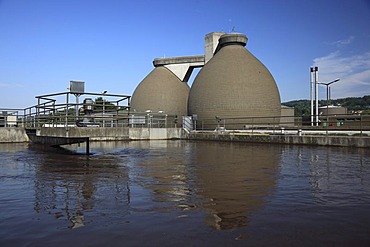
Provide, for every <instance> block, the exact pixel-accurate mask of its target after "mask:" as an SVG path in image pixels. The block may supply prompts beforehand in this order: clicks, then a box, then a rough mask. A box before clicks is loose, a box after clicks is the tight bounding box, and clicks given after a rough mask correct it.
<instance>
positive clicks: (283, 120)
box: [193, 114, 370, 135]
mask: <svg viewBox="0 0 370 247" xmlns="http://www.w3.org/2000/svg"><path fill="white" fill-rule="evenodd" d="M193 126H194V129H195V130H219V131H222V130H242V131H246V132H252V133H253V132H257V131H259V132H266V133H273V134H274V133H285V134H286V133H295V134H302V133H304V132H306V133H310V134H315V133H317V134H323V133H324V134H340V133H343V134H346V133H350V134H360V135H362V134H365V135H369V134H370V114H357V115H353V114H341V115H328V116H326V115H325V116H321V117H320V118H319V123H318V126H316V125H312V124H311V121H310V116H302V117H294V116H272V117H237V118H236V117H233V118H230V117H222V116H215V117H214V118H209V119H197V120H196V121H193ZM195 126H196V127H195Z"/></svg>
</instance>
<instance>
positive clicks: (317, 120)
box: [315, 67, 319, 126]
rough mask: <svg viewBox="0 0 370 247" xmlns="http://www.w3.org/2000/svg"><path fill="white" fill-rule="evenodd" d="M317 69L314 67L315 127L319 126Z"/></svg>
mask: <svg viewBox="0 0 370 247" xmlns="http://www.w3.org/2000/svg"><path fill="white" fill-rule="evenodd" d="M318 82H319V68H318V67H315V91H316V92H315V97H316V102H315V103H316V105H315V107H316V112H315V114H316V126H319V84H318Z"/></svg>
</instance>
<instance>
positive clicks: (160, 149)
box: [134, 142, 280, 229]
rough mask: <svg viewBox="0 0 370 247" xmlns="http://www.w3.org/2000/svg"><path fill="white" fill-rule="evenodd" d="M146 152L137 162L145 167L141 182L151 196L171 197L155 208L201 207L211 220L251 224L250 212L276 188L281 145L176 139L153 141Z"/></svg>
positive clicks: (218, 224)
mask: <svg viewBox="0 0 370 247" xmlns="http://www.w3.org/2000/svg"><path fill="white" fill-rule="evenodd" d="M157 144H158V143H157ZM163 144H165V145H163ZM134 145H135V144H134ZM140 145H142V144H140ZM147 145H149V144H147ZM140 147H141V148H149V147H143V146H140ZM136 148H137V147H136ZM148 155H149V156H150V159H144V160H142V161H141V162H140V163H138V164H136V165H137V166H138V167H140V168H141V174H140V177H139V181H140V182H139V183H140V184H141V186H143V187H145V188H146V189H149V190H151V191H153V201H155V202H161V203H167V204H166V205H161V208H157V209H165V208H166V207H172V206H176V207H179V208H181V209H182V210H189V209H194V208H203V209H204V210H205V212H206V223H207V224H208V225H210V226H211V227H213V228H216V229H232V228H238V227H241V226H245V225H247V216H248V214H249V213H251V212H252V211H255V210H257V209H259V207H261V206H262V205H263V203H264V201H263V197H265V196H266V195H268V194H269V193H270V191H271V189H273V186H274V184H275V178H276V172H277V169H278V168H277V167H278V163H279V158H280V148H279V147H278V146H266V145H265V146H262V145H257V146H253V145H242V144H240V143H238V144H232V143H212V142H197V143H191V144H190V143H186V142H173V143H162V145H161V146H157V147H153V146H152V147H151V153H150V154H148ZM171 202H172V203H171Z"/></svg>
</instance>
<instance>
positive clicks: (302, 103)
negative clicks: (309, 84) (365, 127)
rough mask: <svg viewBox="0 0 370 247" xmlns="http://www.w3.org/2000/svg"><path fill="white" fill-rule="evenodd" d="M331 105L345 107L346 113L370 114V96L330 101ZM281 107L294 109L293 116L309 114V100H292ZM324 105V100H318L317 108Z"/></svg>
mask: <svg viewBox="0 0 370 247" xmlns="http://www.w3.org/2000/svg"><path fill="white" fill-rule="evenodd" d="M330 104H332V105H337V106H344V107H347V109H348V112H352V111H360V110H361V111H364V113H369V112H370V95H366V96H364V97H349V98H342V99H332V100H331V103H330ZM282 105H285V106H289V107H294V115H295V116H297V117H298V116H309V115H310V114H311V101H310V100H292V101H289V102H284V103H282ZM324 105H326V100H320V101H319V106H324Z"/></svg>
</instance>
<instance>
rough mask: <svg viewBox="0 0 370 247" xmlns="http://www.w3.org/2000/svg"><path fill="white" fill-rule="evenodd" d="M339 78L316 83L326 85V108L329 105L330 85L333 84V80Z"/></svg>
mask: <svg viewBox="0 0 370 247" xmlns="http://www.w3.org/2000/svg"><path fill="white" fill-rule="evenodd" d="M339 80H340V79H339V78H337V79H335V80H334V81H331V82H319V83H318V84H321V85H324V86H326V107H327V108H328V107H329V100H330V85H331V84H333V83H334V82H337V81H339ZM328 113H329V111H327V112H326V114H328Z"/></svg>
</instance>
